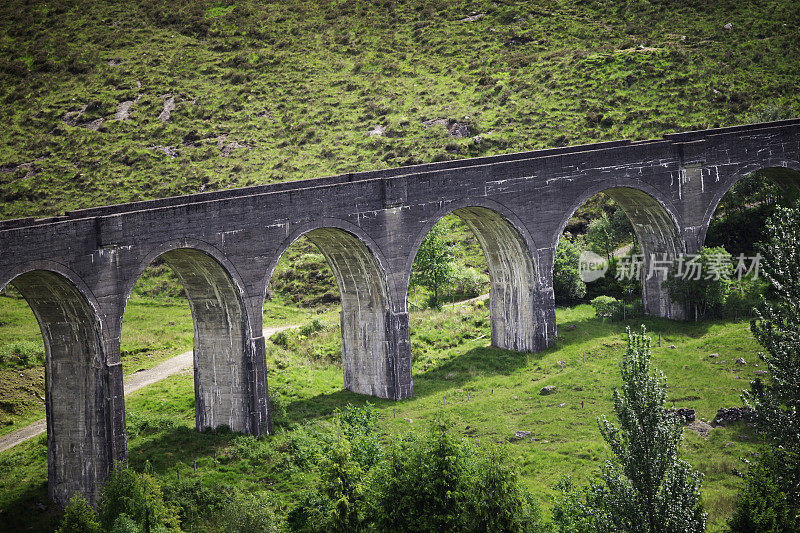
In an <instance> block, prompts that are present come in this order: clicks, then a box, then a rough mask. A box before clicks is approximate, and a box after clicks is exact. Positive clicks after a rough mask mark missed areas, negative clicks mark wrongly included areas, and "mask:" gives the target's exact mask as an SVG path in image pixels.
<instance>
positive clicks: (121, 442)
mask: <svg viewBox="0 0 800 533" xmlns="http://www.w3.org/2000/svg"><path fill="white" fill-rule="evenodd" d="M12 284H13V285H14V286H15V287H16V288H17V290H19V291H20V292H21V293H22V295H23V296H24V298H25V300H26V301H27V302H28V304H29V305H30V306H31V309H32V310H33V313H34V315H35V316H36V319H37V321H38V323H39V327H40V329H41V332H42V337H43V339H44V345H45V411H46V420H47V470H48V485H47V492H48V495H49V497H50V498H51V499H52V500H53V501H54V502H55V503H56V504H57V505H60V506H62V507H63V506H65V505H66V504H67V502H68V501H69V499H70V498H71V497H72V495H73V494H75V493H80V494H82V495H84V496H85V497H86V498H87V499H88V500H89V501H91V502H94V501H96V500H97V497H98V493H99V490H100V487H101V486H102V483H103V482H104V481H105V480H106V478H107V477H108V473H109V471H110V469H111V466H112V464H113V462H114V461H116V460H120V459H123V458H124V457H125V455H126V451H127V449H126V443H125V406H124V393H123V389H122V366H121V364H120V361H119V343H118V342H116V343H115V342H110V341H108V340H107V339H104V336H103V327H102V326H101V322H100V319H99V317H98V316H97V314H96V312H95V308H94V307H93V306H92V305H91V304H90V303H89V301H88V300H87V299H86V297H85V296H84V295H83V294H82V293H81V292H80V291H79V290H78V289H77V288H76V287H75V285H74V284H73V283H72V282H71V281H70V280H68V279H67V278H65V277H63V276H61V275H60V274H56V273H54V272H50V271H43V270H38V271H33V272H28V273H26V274H23V275H21V276H19V277H17V278H16V279H14V280H13V281H12Z"/></svg>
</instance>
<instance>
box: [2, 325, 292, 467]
mask: <svg viewBox="0 0 800 533" xmlns="http://www.w3.org/2000/svg"><path fill="white" fill-rule="evenodd" d="M297 327H300V326H299V325H293V326H276V327H272V328H264V337H267V338H268V337H270V336H272V335H273V334H275V333H277V332H279V331H283V330H285V329H292V328H297ZM192 362H193V361H192V352H191V351H189V352H185V353H182V354H180V355H176V356H175V357H173V358H172V359H167V360H166V361H164V362H162V363H160V364H157V365H156V366H154V367H153V368H148V369H147V370H142V371H139V372H135V373H133V374H131V375H130V376H128V377H127V378H125V396H127V395H128V394H130V393H132V392H135V391H137V390H139V389H141V388H142V387H147V386H148V385H152V384H153V383H156V382H158V381H161V380H162V379H166V378H168V377H170V376H174V375H175V374H178V373H180V372H182V371H184V370H188V369H190V368H192ZM45 431H47V422H46V420H45V419H44V418H42V419H40V420H37V421H36V422H34V423H32V424H29V425H27V426H25V427H23V428H20V429H18V430H16V431H12V432H11V433H9V434H7V435H4V436H2V437H0V452H4V451H6V450H8V449H9V448H13V447H14V446H16V445H17V444H19V443H21V442H25V441H26V440H28V439H32V438H33V437H35V436H37V435H41V434H42V433H44V432H45Z"/></svg>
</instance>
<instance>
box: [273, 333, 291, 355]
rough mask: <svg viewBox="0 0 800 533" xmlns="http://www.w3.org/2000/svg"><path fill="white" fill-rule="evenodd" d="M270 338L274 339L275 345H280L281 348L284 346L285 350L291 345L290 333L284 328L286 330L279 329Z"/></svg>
mask: <svg viewBox="0 0 800 533" xmlns="http://www.w3.org/2000/svg"><path fill="white" fill-rule="evenodd" d="M269 340H271V341H272V343H273V344H274V345H275V346H280V347H281V348H283V349H284V350H285V349H286V348H288V346H289V335H288V334H287V333H286V331H285V330H284V331H279V332H277V333H275V334H274V335H272V336H271V337H270V338H269Z"/></svg>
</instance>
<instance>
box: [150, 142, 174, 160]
mask: <svg viewBox="0 0 800 533" xmlns="http://www.w3.org/2000/svg"><path fill="white" fill-rule="evenodd" d="M147 148H148V150H157V151H159V152H161V153H163V154H165V155H166V156H167V157H172V158H175V157H178V150H177V149H176V148H175V147H174V146H162V145H160V144H158V145H155V146H148V147H147Z"/></svg>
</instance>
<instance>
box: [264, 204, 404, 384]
mask: <svg viewBox="0 0 800 533" xmlns="http://www.w3.org/2000/svg"><path fill="white" fill-rule="evenodd" d="M301 236H305V237H306V238H308V240H310V241H311V242H312V243H313V244H314V245H315V246H316V247H317V248H318V249H319V251H320V252H321V253H322V255H323V256H324V257H325V260H326V261H327V262H328V265H329V266H330V268H331V270H332V271H333V274H334V277H335V278H336V283H337V285H338V288H339V294H340V298H341V304H342V310H341V329H342V373H343V376H344V387H345V388H346V389H348V390H351V391H353V392H356V393H359V394H369V395H372V396H378V397H380V398H392V399H399V398H402V397H407V396H410V395H411V390H410V387H411V383H410V364H408V365H404V363H403V362H402V361H400V359H403V357H402V354H400V353H398V350H397V349H396V347H397V343H398V342H397V341H398V337H401V336H402V333H398V329H402V328H401V327H400V326H398V324H397V318H396V316H395V314H393V313H392V311H391V309H392V308H391V291H390V290H389V284H388V278H387V275H386V269H385V268H384V264H385V262H384V261H383V260H382V258H383V256H382V254H381V253H380V250H379V249H378V248H377V246H376V245H375V243H374V242H373V241H372V240H371V239H370V238H369V237H368V236H367V235H365V234H364V233H363V232H362V231H361V230H360V229H359V228H357V227H354V226H352V225H350V224H348V223H346V222H344V221H339V220H330V219H326V220H323V221H321V223H320V224H317V225H306V226H304V227H302V228H299V229H298V230H296V231H295V232H294V233H293V234H292V235H291V236H290V237H289V238H287V239H286V240H285V241H284V242H283V243H282V244H281V247H280V253H279V254H278V255H277V256H276V257H275V259H274V260H273V261H272V262H271V264H270V267H269V270H268V274H267V280H266V283H265V284H264V287H265V289H266V287H267V286H268V283H269V278H271V277H272V272H273V271H274V269H275V266H276V265H277V263H278V261H279V259H280V257H281V256H282V255H283V253H284V252H285V251H286V250H287V249H288V248H289V246H291V245H292V244H293V243H294V242H295V241H296V240H297V239H299V238H300V237H301ZM400 366H408V380H407V381H408V383H407V384H406V385H407V386H406V385H403V380H402V379H400V378H399V377H398V372H399V367H400ZM406 389H407V390H406Z"/></svg>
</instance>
